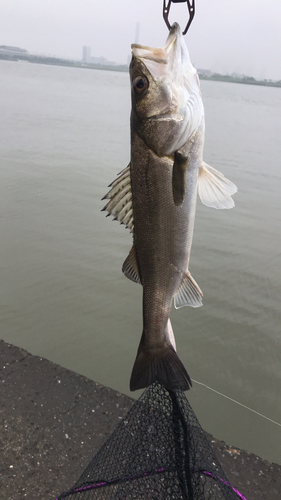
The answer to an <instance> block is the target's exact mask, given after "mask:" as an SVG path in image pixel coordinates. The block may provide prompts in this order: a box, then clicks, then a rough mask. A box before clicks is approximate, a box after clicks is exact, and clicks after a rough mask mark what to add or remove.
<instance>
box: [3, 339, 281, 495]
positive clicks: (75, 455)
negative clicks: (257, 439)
mask: <svg viewBox="0 0 281 500" xmlns="http://www.w3.org/2000/svg"><path fill="white" fill-rule="evenodd" d="M0 388H1V393H0V398H1V399H0V401H1V402H0V417H1V427H0V443H1V444H0V449H1V456H0V471H1V476H0V499H1V500H23V499H24V498H27V499H28V500H38V499H42V500H54V499H55V498H56V497H57V496H58V495H59V494H60V493H61V492H62V491H66V490H68V489H69V488H70V487H71V486H73V483H74V482H75V481H76V480H77V479H78V478H79V476H80V474H81V473H82V471H83V470H84V468H85V467H86V465H87V464H88V463H89V461H90V460H91V458H92V457H93V456H94V455H95V454H96V452H97V451H98V450H99V449H100V447H101V446H102V444H103V443H104V442H105V441H106V439H107V438H108V437H109V435H110V434H111V433H112V432H113V430H114V429H115V427H116V426H117V425H118V423H119V422H120V420H121V419H122V418H123V417H124V416H125V415H126V413H127V412H128V410H129V409H130V407H131V406H132V404H133V400H132V399H131V398H129V397H128V396H125V395H124V394H120V393H118V392H116V391H113V390H112V389H109V388H108V387H104V386H102V385H100V384H98V383H96V382H94V381H92V380H89V379H87V378H86V377H83V376H81V375H78V374H77V373H74V372H72V371H70V370H66V369H65V368H62V367H60V366H58V365H56V364H54V363H52V362H51V361H47V360H46V359H43V358H40V357H38V356H32V355H31V354H29V353H28V352H26V351H24V350H23V349H20V348H18V347H15V346H12V345H10V344H6V343H5V342H3V341H0ZM208 437H209V438H210V440H211V442H212V445H213V447H214V449H215V452H216V455H217V456H218V458H219V460H220V462H221V464H222V466H223V468H224V471H225V473H226V475H227V476H228V479H229V480H230V482H231V483H232V484H233V486H235V487H236V488H237V489H238V490H239V491H241V493H242V494H243V495H245V496H246V498H247V499H248V500H265V499H266V500H280V498H281V466H280V465H277V464H270V463H268V462H266V461H264V460H262V459H261V458H259V457H257V456H256V455H253V454H251V453H248V452H246V451H242V450H238V449H235V448H234V447H231V446H227V445H226V444H225V443H224V442H221V441H218V440H216V439H215V438H213V437H212V436H210V435H209V436H208Z"/></svg>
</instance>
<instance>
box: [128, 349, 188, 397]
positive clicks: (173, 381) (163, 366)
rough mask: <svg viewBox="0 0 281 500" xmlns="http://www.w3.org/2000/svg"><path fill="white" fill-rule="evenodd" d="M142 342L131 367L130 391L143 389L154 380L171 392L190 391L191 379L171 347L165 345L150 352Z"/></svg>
mask: <svg viewBox="0 0 281 500" xmlns="http://www.w3.org/2000/svg"><path fill="white" fill-rule="evenodd" d="M142 340H143V339H142ZM142 340H141V342H140V345H139V349H138V353H137V357H136V360H135V364H134V366H133V371H132V375H131V380H130V390H131V391H136V390H137V389H143V388H144V387H148V386H149V385H151V384H153V382H155V381H156V380H158V382H160V383H161V384H163V385H164V386H165V387H167V389H170V390H172V391H175V390H182V391H187V390H188V389H190V387H191V386H192V383H191V379H190V377H189V375H188V373H187V371H186V369H185V367H184V365H183V363H182V362H181V360H180V358H179V357H178V355H177V353H176V351H175V350H174V348H173V346H172V345H171V344H165V345H164V346H163V347H161V348H159V349H153V350H152V349H148V348H147V347H146V346H145V345H144V342H142Z"/></svg>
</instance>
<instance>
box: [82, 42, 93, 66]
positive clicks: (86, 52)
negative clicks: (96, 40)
mask: <svg viewBox="0 0 281 500" xmlns="http://www.w3.org/2000/svg"><path fill="white" fill-rule="evenodd" d="M90 59H91V47H90V46H89V45H83V54H82V61H83V62H90Z"/></svg>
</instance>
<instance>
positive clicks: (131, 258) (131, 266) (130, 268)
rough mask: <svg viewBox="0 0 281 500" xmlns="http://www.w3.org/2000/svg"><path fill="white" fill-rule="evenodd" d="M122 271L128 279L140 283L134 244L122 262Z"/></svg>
mask: <svg viewBox="0 0 281 500" xmlns="http://www.w3.org/2000/svg"><path fill="white" fill-rule="evenodd" d="M122 271H123V273H124V274H125V276H126V277H127V278H129V280H132V281H134V282H135V283H140V284H141V280H140V275H139V269H138V263H137V257H136V250H135V247H134V246H132V248H131V250H130V253H129V255H128V257H127V259H126V260H125V262H124V264H123V267H122Z"/></svg>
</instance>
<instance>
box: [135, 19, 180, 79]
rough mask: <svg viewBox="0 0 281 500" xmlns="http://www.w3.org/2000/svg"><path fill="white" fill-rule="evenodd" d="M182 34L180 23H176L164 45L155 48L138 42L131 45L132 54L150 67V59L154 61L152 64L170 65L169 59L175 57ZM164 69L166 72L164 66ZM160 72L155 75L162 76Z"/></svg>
mask: <svg viewBox="0 0 281 500" xmlns="http://www.w3.org/2000/svg"><path fill="white" fill-rule="evenodd" d="M181 36H182V35H181V30H180V26H179V24H178V23H174V24H173V26H172V27H171V29H170V32H169V35H168V38H167V40H166V43H165V45H164V47H161V48H155V47H149V46H147V45H140V44H138V43H133V44H132V45H131V48H132V54H133V56H135V57H136V58H139V59H142V60H143V62H144V64H146V66H147V67H148V69H150V64H149V63H150V61H151V62H152V64H154V63H156V64H158V65H164V67H165V66H168V65H169V59H170V58H171V57H173V55H172V53H173V51H174V50H175V46H176V43H177V41H178V40H180V38H181ZM147 63H148V64H147ZM162 67H163V66H162ZM153 68H154V69H155V66H153ZM162 71H164V73H165V72H166V70H165V69H164V68H163V70H162ZM152 73H154V72H152ZM160 74H161V71H160ZM160 74H159V75H158V71H157V72H156V75H155V76H160Z"/></svg>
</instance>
